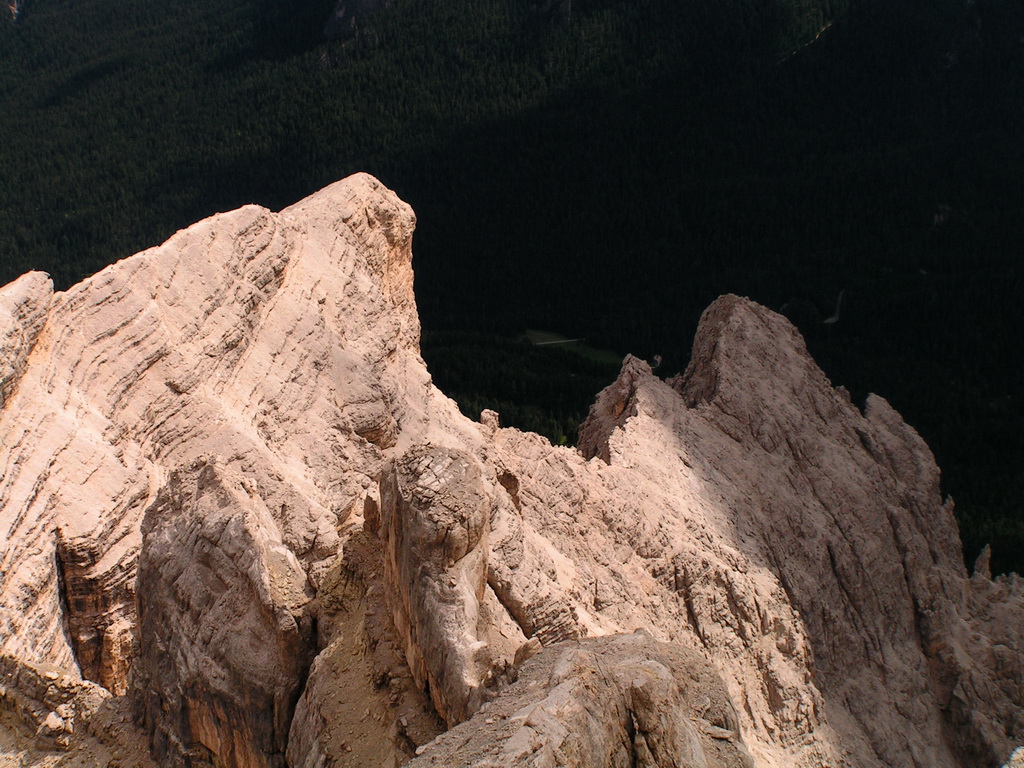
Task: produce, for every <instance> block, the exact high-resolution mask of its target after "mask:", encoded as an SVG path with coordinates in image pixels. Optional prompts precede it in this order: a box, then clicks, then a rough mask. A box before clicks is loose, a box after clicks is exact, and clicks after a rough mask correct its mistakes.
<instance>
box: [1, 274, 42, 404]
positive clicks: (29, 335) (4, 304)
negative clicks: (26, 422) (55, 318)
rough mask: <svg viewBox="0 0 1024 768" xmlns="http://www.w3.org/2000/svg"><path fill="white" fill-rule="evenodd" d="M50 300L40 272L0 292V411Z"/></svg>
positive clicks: (15, 380)
mask: <svg viewBox="0 0 1024 768" xmlns="http://www.w3.org/2000/svg"><path fill="white" fill-rule="evenodd" d="M52 297H53V283H52V282H51V281H50V278H49V277H48V276H47V275H46V274H45V273H43V272H29V273H27V274H25V275H22V276H21V277H19V278H18V279H17V280H15V281H14V282H13V283H11V284H9V285H5V286H4V287H3V288H0V408H2V407H3V404H4V401H5V400H6V399H7V398H8V396H10V394H11V392H12V391H13V390H14V387H15V385H16V384H17V383H18V378H19V377H20V376H21V374H22V372H23V371H24V370H25V365H26V363H27V361H28V356H29V354H30V353H31V352H32V348H33V347H34V346H35V343H36V339H37V338H39V333H40V331H42V330H43V325H45V324H46V313H47V311H48V310H49V308H50V300H51V299H52Z"/></svg>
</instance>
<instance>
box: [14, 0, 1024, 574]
mask: <svg viewBox="0 0 1024 768" xmlns="http://www.w3.org/2000/svg"><path fill="white" fill-rule="evenodd" d="M18 8H19V11H20V12H19V13H18V14H17V18H16V21H14V22H13V23H12V22H11V20H10V19H11V17H12V16H14V12H13V7H12V11H10V12H8V14H7V18H5V19H4V23H2V24H0V102H2V104H3V109H0V135H2V136H3V144H2V146H0V174H2V175H0V179H2V183H0V284H3V283H6V282H8V281H10V280H12V279H14V278H15V277H16V276H17V275H19V274H21V273H23V272H25V271H27V270H29V269H41V270H45V271H47V272H49V273H50V274H51V275H53V277H54V280H55V282H56V285H57V287H58V288H66V287H68V286H70V285H71V284H72V283H74V282H76V281H77V280H79V279H80V278H81V277H83V276H84V275H87V274H91V273H93V272H95V271H97V270H98V269H100V268H102V267H103V266H105V265H106V264H108V263H110V262H112V261H114V260H117V259H119V258H122V257H124V256H126V255H128V254H130V253H134V252H136V251H139V250H141V249H142V248H145V247H148V246H151V245H153V244H155V243H158V242H160V241H162V240H163V239H165V238H166V237H167V236H169V235H170V234H171V233H172V232H174V231H175V230H177V229H179V228H181V227H183V226H185V225H187V224H189V223H191V222H193V221H195V220H197V219H200V218H202V217H204V216H207V215H209V214H210V213H212V212H214V211H219V210H228V209H231V208H234V207H236V206H238V205H240V204H243V203H248V202H256V203H260V204H263V205H266V206H269V207H270V208H274V209H276V208H280V207H282V206H283V205H285V204H287V203H289V202H291V201H293V200H295V199H298V198H300V197H302V196H303V195H305V194H308V193H310V192H312V191H313V190H315V189H318V188H320V187H323V186H324V185H326V184H327V183H329V182H331V181H333V180H335V179H338V178H341V177H343V176H346V175H347V174H349V173H351V172H353V171H356V170H366V171H369V172H371V173H373V174H375V175H376V176H378V177H379V178H381V179H382V180H383V181H384V182H385V183H386V184H387V185H388V186H390V187H391V188H393V189H395V190H396V191H397V192H398V193H399V194H400V195H401V196H402V197H403V198H404V199H406V200H408V201H410V202H411V203H412V205H413V206H414V208H415V210H416V211H417V214H418V217H419V222H420V223H419V226H418V229H417V235H416V238H417V239H416V259H417V263H416V280H417V296H418V303H419V307H420V313H421V318H422V322H423V326H424V331H425V334H424V348H423V354H424V356H425V358H426V359H427V362H428V363H429V364H430V366H431V372H432V374H433V376H434V378H435V381H436V382H437V383H438V384H439V386H440V387H441V388H442V389H444V390H445V391H447V392H449V393H450V394H452V395H453V396H455V397H456V398H457V399H458V400H459V402H460V403H461V404H462V406H463V407H464V409H465V410H466V412H467V413H470V414H471V415H473V416H476V415H478V412H479V409H480V408H482V407H492V408H497V409H498V410H500V411H502V413H503V417H504V422H505V423H510V424H513V425H516V426H522V427H524V428H529V429H538V430H540V431H542V432H544V433H545V434H547V435H548V436H549V437H551V438H552V439H554V440H555V441H556V442H557V441H560V440H563V439H564V440H566V441H572V440H574V439H575V425H576V424H578V423H579V421H580V420H581V419H582V418H583V417H584V416H585V414H586V410H587V408H588V406H589V404H590V402H591V401H592V400H593V396H594V392H595V391H596V390H597V389H598V388H599V387H600V385H601V384H602V383H606V382H607V381H610V380H611V379H612V378H613V377H614V375H615V373H616V370H617V366H611V367H609V366H606V365H605V366H602V364H600V363H598V362H594V361H587V360H581V359H580V357H579V356H578V355H575V356H574V355H573V354H572V353H571V350H570V351H567V350H564V349H559V348H556V347H548V348H540V347H532V346H529V345H528V343H526V342H519V341H516V338H517V337H518V336H519V335H520V334H521V333H522V331H523V330H524V329H526V328H534V329H550V330H552V331H557V332H560V333H562V334H564V335H566V336H567V337H570V338H585V339H586V340H587V341H588V342H589V343H590V344H592V345H594V346H597V347H602V348H606V349H611V350H614V351H616V352H618V353H620V355H621V354H623V353H625V352H634V353H637V354H639V355H642V356H645V357H648V358H650V359H653V356H654V355H655V354H657V355H660V356H661V357H662V358H663V363H662V366H661V368H659V370H658V373H660V374H665V375H670V374H672V373H675V372H678V371H680V370H682V369H683V368H684V367H685V365H686V363H687V360H688V359H689V354H690V353H689V349H688V347H687V346H686V342H685V341H684V340H686V339H689V338H691V337H692V334H693V332H694V330H695V328H696V323H697V320H698V317H699V315H700V312H701V311H702V310H703V309H704V307H706V306H707V305H708V304H709V303H710V302H711V301H712V300H713V299H714V298H715V297H716V296H718V295H720V294H723V293H728V292H734V293H740V294H746V295H749V296H750V297H752V298H754V299H756V300H757V301H759V302H761V303H763V304H765V305H767V306H769V307H771V308H773V309H775V310H778V311H781V312H782V313H783V314H785V315H786V316H788V317H789V318H790V319H791V320H792V321H793V322H794V323H796V325H797V326H798V327H799V328H800V330H801V331H802V333H803V334H804V335H805V337H806V338H807V340H808V344H809V346H810V348H811V351H812V353H813V354H814V356H815V357H816V359H818V360H819V361H820V362H821V363H822V365H823V367H824V369H825V371H826V372H827V373H828V375H829V376H830V377H831V378H832V380H833V381H834V382H835V383H836V384H842V385H844V386H846V387H847V389H848V390H849V391H850V392H851V393H852V395H853V398H854V401H855V402H858V403H859V402H863V399H864V397H865V395H866V394H867V392H868V391H875V392H878V393H880V394H882V395H884V396H885V397H886V398H887V399H889V400H890V401H891V402H892V403H893V404H894V406H896V407H897V408H898V409H899V410H900V411H901V412H902V413H903V414H904V415H905V416H906V418H907V420H908V422H909V423H911V424H912V425H914V426H915V427H916V428H917V429H918V430H920V432H921V433H922V435H923V436H924V437H925V438H926V440H927V441H928V443H929V444H930V445H931V446H933V448H934V449H935V451H936V454H937V457H938V460H939V464H940V466H942V467H943V469H944V471H945V473H946V475H945V477H944V480H943V483H944V491H945V492H947V493H950V494H952V495H953V497H954V498H955V500H956V503H957V513H958V516H959V520H960V524H961V528H962V535H963V539H964V542H965V550H966V551H965V555H966V557H967V559H968V560H973V558H974V557H975V555H976V554H977V552H978V551H979V550H980V549H981V547H982V545H983V544H984V543H985V542H989V541H991V542H993V556H992V565H993V569H994V570H995V571H1002V570H1008V569H1014V570H1018V571H1021V570H1024V560H1022V559H1021V558H1022V555H1021V553H1024V515H1022V513H1021V509H1020V503H1019V499H1020V498H1022V497H1024V478H1022V476H1021V473H1020V472H1019V467H1020V465H1021V460H1022V459H1024V444H1022V437H1021V435H1024V405H1022V401H1021V399H1020V396H1019V394H1018V391H1017V390H1018V387H1019V382H1020V381H1021V380H1024V364H1022V362H1021V361H1020V357H1019V355H1017V354H1016V351H1015V350H1016V333H1017V330H1016V329H1017V327H1018V326H1019V324H1020V321H1021V320H1024V318H1022V317H1021V309H1020V304H1019V301H1018V300H1017V297H1019V295H1020V293H1021V289H1022V285H1021V272H1020V266H1019V264H1018V258H1017V256H1018V253H1019V250H1020V247H1019V244H1020V243H1021V241H1022V235H1024V232H1022V228H1024V223H1022V220H1021V217H1020V211H1021V210H1022V209H1024V185H1022V183H1021V178H1024V175H1022V173H1021V169H1022V168H1024V156H1022V155H1024V147H1022V146H1021V143H1020V141H1019V127H1020V125H1022V124H1024V97H1022V95H1021V94H1024V88H1022V85H1024V66H1022V64H1024V61H1022V45H1021V40H1022V35H1024V5H1022V3H1021V2H1020V0H975V1H974V2H969V3H965V2H963V1H962V0H937V1H935V2H925V0H898V1H897V2H883V1H882V0H773V2H767V3H766V2H753V1H752V0H724V1H717V2H712V0H685V1H683V2H669V0H641V1H639V2H625V1H624V0H576V2H573V3H572V6H571V14H569V13H561V12H559V13H547V12H545V8H546V6H545V5H544V4H540V5H538V4H536V3H535V2H531V0H451V1H449V2H445V3H439V2H435V1H434V0H396V1H395V2H394V3H392V4H390V6H389V7H388V8H387V10H386V12H382V13H376V14H373V15H371V16H362V17H357V18H355V20H354V21H353V22H352V24H351V25H350V27H351V29H350V30H349V32H350V34H346V35H344V36H341V37H338V38H337V39H333V40H327V39H325V38H324V26H325V23H326V22H327V20H328V19H330V18H331V17H332V13H333V12H334V7H333V3H332V2H331V0H303V2H300V3H292V4H282V3H275V2H269V0H208V2H204V3H202V4H196V3H189V2H184V0H169V1H168V2H162V3H158V2H153V1H152V0H132V1H128V0H78V2H76V3H74V4H67V3H64V2H59V0H31V2H29V3H28V4H27V5H26V4H20V5H19V6H18ZM346 23H347V22H346ZM840 295H842V296H843V301H842V302H841V305H840V303H838V302H837V298H838V297H839V296H840ZM831 318H836V319H837V321H836V322H833V323H827V324H826V323H825V322H823V321H824V320H826V319H831Z"/></svg>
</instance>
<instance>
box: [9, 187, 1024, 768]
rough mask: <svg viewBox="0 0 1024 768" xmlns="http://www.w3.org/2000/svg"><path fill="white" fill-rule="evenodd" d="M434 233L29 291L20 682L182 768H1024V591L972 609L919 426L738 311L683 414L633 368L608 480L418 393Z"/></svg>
mask: <svg viewBox="0 0 1024 768" xmlns="http://www.w3.org/2000/svg"><path fill="white" fill-rule="evenodd" d="M414 224H415V218H414V216H413V214H412V211H411V210H410V209H409V208H408V206H406V205H405V204H404V203H402V202H401V201H399V200H398V199H397V198H396V197H395V196H394V195H393V194H392V193H390V192H389V191H388V190H386V189H384V188H383V187H382V186H381V185H380V184H379V182H377V181H376V180H375V179H372V178H371V177H369V176H366V175H358V176H355V177H352V178H350V179H347V180H345V181H343V182H339V183H337V184H335V185H332V186H331V187H328V188H327V189H325V190H323V191H321V192H319V193H317V194H316V195H313V196H312V197H310V198H308V199H306V200H304V201H302V202H300V203H298V204H296V205H294V206H292V207H290V208H287V209H285V210H284V211H281V212H280V213H272V212H270V211H267V210H265V209H262V208H259V207H256V206H247V207H245V208H242V209H240V210H238V211H234V212H231V213H227V214H221V215H218V216H215V217H213V218H211V219H208V220H206V221H203V222H200V223H199V224H197V225H195V226H193V227H190V228H189V229H187V230H184V231H182V232H180V233H178V234H177V235H175V236H174V237H173V238H172V239H171V240H169V241H168V242H167V243H165V244H164V245H163V246H160V247H159V248H155V249H152V250H150V251H146V252H144V253H142V254H138V255H136V256H133V257H131V258H129V259H126V260H124V261H122V262H119V263H118V264H115V265H113V266H112V267H109V268H108V269H106V270H104V271H103V272H101V273H99V274H97V275H96V276H94V277H92V278H90V279H88V280H86V281H84V282H83V283H81V284H79V285H78V286H75V287H74V288H72V289H71V290H70V291H68V292H66V293H57V294H54V293H53V292H52V288H51V287H50V284H49V281H48V280H47V279H46V278H45V276H43V275H40V274H37V273H33V274H30V275H26V276H25V277H23V278H21V279H20V280H18V281H16V282H15V283H12V284H11V285H9V286H6V287H5V288H2V289H0V350H2V354H3V358H2V360H0V397H2V401H0V404H2V411H0V441H2V442H0V444H2V446H3V453H2V455H0V468H2V476H0V528H2V529H3V531H4V532H5V533H6V534H7V535H6V537H5V539H4V541H5V544H4V549H3V550H2V555H0V557H2V566H3V569H2V571H0V590H2V591H0V628H2V630H0V632H2V634H0V653H2V654H4V656H5V657H7V658H9V659H10V660H11V663H12V664H15V665H16V666H17V665H21V666H19V667H18V668H19V669H20V668H23V667H24V665H25V664H29V665H41V664H50V665H56V667H59V668H60V669H62V670H65V672H67V673H71V674H73V675H81V676H83V677H85V678H87V679H89V680H92V681H94V682H96V683H98V684H100V685H102V686H103V687H104V688H105V689H106V690H107V691H109V692H110V693H112V694H115V695H116V696H122V694H124V696H123V697H122V698H116V697H115V698H114V699H112V701H114V702H118V701H121V702H125V703H126V704H131V706H133V707H134V711H135V715H136V718H137V721H138V722H139V724H140V725H141V727H142V728H143V729H144V731H145V732H146V733H147V734H148V738H149V743H150V749H151V750H152V752H153V755H154V757H155V758H156V759H157V760H158V761H159V762H160V763H161V764H164V765H208V764H216V765H226V766H247V767H248V766H283V765H293V766H297V765H303V766H307V765H308V766H330V765H340V764H343V763H344V762H345V761H351V762H355V763H357V764H373V763H376V764H392V765H398V764H401V763H403V762H405V761H406V760H408V759H409V758H411V757H412V755H413V753H414V751H416V750H417V749H419V750H420V751H423V748H424V745H426V744H427V742H430V741H431V739H433V738H434V736H436V735H437V733H438V732H439V731H441V730H442V729H444V728H445V727H451V726H455V725H457V724H458V723H463V725H461V726H459V727H458V728H455V729H454V730H452V731H451V732H450V734H449V735H448V736H446V737H445V738H444V739H440V740H438V741H437V742H435V743H433V744H432V745H431V746H430V747H426V751H425V752H424V754H423V755H422V757H420V758H418V759H419V760H420V761H423V762H425V763H428V764H451V763H453V762H455V761H456V760H466V761H472V760H482V761H484V762H483V763H481V764H485V763H486V761H487V760H491V759H493V758H494V755H496V754H500V755H501V756H502V757H501V760H502V761H508V764H510V765H534V764H554V765H592V764H595V762H594V761H595V760H596V761H598V763H602V761H603V763H602V764H607V765H618V764H621V763H622V761H623V760H632V761H633V764H637V765H674V764H677V763H676V762H673V761H675V760H677V758H678V757H679V755H681V754H687V755H690V758H691V759H692V760H695V761H697V764H702V763H701V761H704V763H706V764H708V765H743V764H748V763H752V764H754V765H758V766H783V765H785V766H825V765H829V766H841V765H848V766H882V765H920V766H924V765H928V766H974V765H997V764H999V762H1001V761H1002V760H1005V759H1006V758H1007V757H1008V755H1009V753H1010V752H1011V750H1012V749H1013V747H1015V746H1017V745H1018V744H1020V743H1021V741H1024V718H1022V716H1021V714H1020V713H1021V712H1022V711H1024V701H1022V698H1024V694H1022V689H1024V669H1022V667H1021V665H1020V659H1021V658H1022V656H1021V653H1022V651H1024V638H1022V634H1024V628H1022V627H1024V623H1022V621H1021V619H1022V618H1024V586H1022V583H1021V581H1020V579H1019V578H1017V577H1007V578H1000V579H998V580H995V581H993V580H992V579H991V578H990V577H989V575H988V574H987V573H986V572H985V569H984V568H983V567H980V568H978V569H976V573H975V575H974V576H972V577H970V578H968V576H967V574H966V573H965V571H964V569H963V567H962V564H961V563H960V559H959V542H958V538H957V532H956V527H955V522H954V519H953V516H952V508H951V503H950V502H948V501H947V502H944V501H943V500H942V499H941V497H940V495H939V489H938V470H937V468H936V467H935V463H934V460H933V458H932V456H931V454H930V452H929V451H928V449H927V447H926V446H925V445H924V443H923V442H922V441H921V439H920V438H919V437H918V436H917V434H916V433H915V432H914V431H913V430H912V429H910V428H909V427H908V426H907V425H906V424H904V423H903V421H902V420H901V419H900V418H899V416H898V415H897V414H896V413H895V412H894V411H893V410H892V409H891V408H890V407H889V406H888V404H887V403H885V401H884V400H882V399H881V398H876V397H872V398H870V399H869V400H868V403H867V404H866V406H865V410H864V412H863V413H861V412H860V411H859V410H858V409H857V408H856V407H855V406H854V405H853V404H851V403H850V401H849V398H848V397H847V396H846V395H845V393H844V392H842V391H841V390H839V391H837V390H834V389H833V388H832V387H831V385H830V384H829V382H828V381H827V380H826V379H825V377H824V376H823V375H822V373H821V371H820V370H819V369H818V368H817V367H816V366H815V365H814V363H813V361H811V359H810V358H809V356H808V355H807V352H806V349H805V347H804V345H803V342H802V340H801V339H800V337H799V334H797V332H796V330H795V329H794V328H793V327H792V326H791V325H790V324H789V323H788V322H787V321H786V320H785V319H784V318H782V317H780V316H778V315H775V314H774V313H772V312H770V311H768V310H766V309H765V308H763V307H760V306H758V305H756V304H753V303H752V302H749V301H747V300H745V299H740V298H737V297H734V296H727V297H723V298H722V299H720V300H718V301H717V302H715V304H713V305H712V307H710V308H709V309H708V310H707V312H706V313H705V315H704V318H703V319H702V322H701V326H700V329H699V331H698V335H697V338H696V340H695V343H694V354H693V362H692V364H691V366H690V368H689V369H688V370H687V372H686V373H685V374H684V375H683V376H681V377H677V378H676V379H673V380H670V381H667V382H665V381H661V380H660V379H658V378H657V377H655V376H654V375H653V374H652V373H651V371H650V369H649V367H647V366H646V364H644V363H642V362H641V361H639V360H636V359H633V358H627V360H626V361H625V363H624V365H623V368H622V372H621V373H620V375H619V377H618V379H617V380H616V381H615V382H614V383H613V384H612V385H611V386H609V387H608V388H607V389H606V390H605V391H604V392H602V393H601V394H600V395H599V396H598V399H597V402H596V403H595V405H594V407H593V409H592V411H591V415H590V417H589V418H588V420H587V423H586V424H585V425H584V426H583V428H582V429H581V441H580V448H581V451H576V450H572V449H567V448H560V447H554V446H551V445H550V444H549V443H548V442H547V441H546V440H544V439H542V438H540V437H538V436H536V435H529V434H524V433H521V432H518V431H517V430H512V429H502V428H500V427H499V426H498V418H497V416H496V415H494V414H484V416H483V418H482V419H481V423H479V424H477V423H474V422H471V421H470V420H468V419H466V418H464V417H463V416H461V415H460V414H459V412H458V409H457V408H456V407H455V406H454V404H453V403H452V402H451V401H449V400H448V399H447V398H445V397H444V396H443V395H442V394H441V393H440V392H438V391H437V390H436V389H435V388H434V387H433V386H432V385H431V383H430V378H429V375H428V373H427V371H426V368H425V366H424V364H423V361H422V360H421V358H420V357H419V351H418V342H419V323H418V319H417V316H416V310H415V302H414V298H413V294H412V269H411V238H412V231H413V227H414ZM638 631H639V632H640V633H641V634H639V635H637V634H634V633H636V632H638ZM617 637H618V638H620V639H619V640H616V639H615V638H617ZM599 638H608V639H607V641H605V640H599ZM627 638H632V639H627ZM566 649H576V650H566ZM566 654H568V655H566ZM534 656H535V657H536V658H531V657H534ZM568 659H572V660H573V661H568ZM552 670H561V671H559V672H557V674H556V673H555V672H553V671H552ZM15 677H16V676H15ZM688 680H700V681H704V682H703V683H702V690H705V692H706V696H707V697H708V699H707V701H706V702H705V701H704V700H703V699H700V698H699V697H695V695H693V692H692V691H691V690H690V688H689V687H688V684H687V683H686V681H688ZM8 689H9V691H12V692H14V693H9V694H5V696H6V698H5V699H4V701H21V702H24V701H29V700H32V701H35V699H32V698H31V696H28V698H26V696H25V695H22V694H18V696H20V697H21V698H18V697H17V696H15V693H16V692H17V691H16V689H17V685H16V680H15V678H14V677H11V680H10V681H9V688H8ZM687 691H690V693H687ZM515 702H518V704H515V705H514V706H513V703H515ZM11 706H13V705H11ZM111 706H113V705H111ZM18 707H20V709H19V711H25V712H27V711H33V712H38V713H39V715H40V717H41V718H42V720H45V719H46V718H45V717H43V715H44V714H45V715H48V714H49V713H48V712H44V710H45V707H46V705H45V703H40V704H38V706H37V705H32V706H28V705H25V704H19V705H18ZM516 707H518V708H519V709H523V708H528V709H530V711H531V712H535V715H524V718H525V719H522V718H519V719H517V716H516V715H515V712H514V711H513V710H515V709H516ZM584 711H585V713H586V714H585V716H584V715H583V714H582V712H584ZM708 712H715V713H717V714H716V715H715V716H714V717H712V718H710V719H709V718H708V716H707V713H708ZM488 713H490V714H488ZM495 713H504V714H503V715H501V717H498V715H497V714H495ZM506 715H507V716H508V717H506ZM580 717H583V719H582V720H581V719H579V718H580ZM22 719H24V718H22ZM488 720H490V721H492V722H488ZM499 720H500V722H499ZM53 722H54V723H55V722H56V721H53ZM560 723H561V724H562V725H561V726H560V725H559V724H560ZM583 723H586V726H585V727H586V728H587V731H588V733H591V734H593V736H594V738H593V739H591V740H590V741H587V742H586V743H584V742H581V741H580V740H579V739H574V738H569V734H571V733H572V732H573V730H574V729H575V728H577V727H583V725H582V724H583ZM572 724H576V725H572ZM3 727H4V726H3V725H2V724H0V728H3ZM467 729H468V730H467ZM715 729H718V730H715ZM457 734H461V735H457ZM479 734H490V735H486V736H481V735H479ZM598 734H605V735H604V736H600V737H599V736H598ZM481 739H483V740H484V742H487V743H488V744H489V745H488V746H486V748H484V747H481V746H480V745H481V744H483V743H484V742H482V741H481ZM492 739H498V741H493V740H492ZM488 740H492V741H488ZM459 744H462V745H463V746H462V747H460V746H458V745H459ZM474 744H476V745H477V746H473V745H474ZM463 747H464V748H465V749H463ZM460 749H463V751H462V752H460V751H459V750H460ZM453 750H454V751H453ZM474 750H475V751H474ZM538 761H540V762H538ZM545 761H546V762H545Z"/></svg>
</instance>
